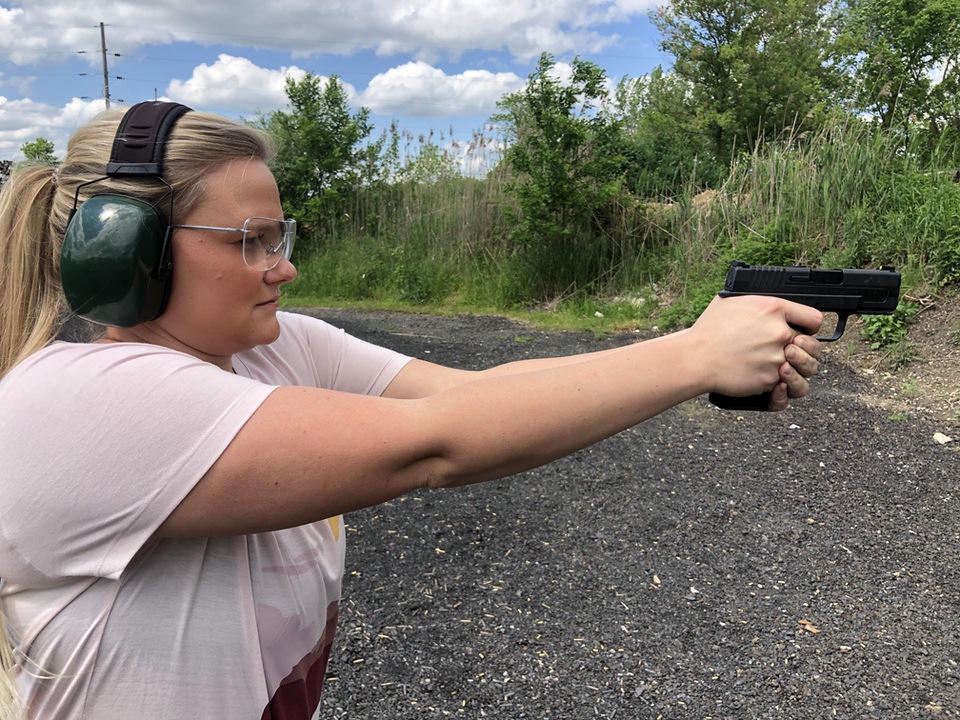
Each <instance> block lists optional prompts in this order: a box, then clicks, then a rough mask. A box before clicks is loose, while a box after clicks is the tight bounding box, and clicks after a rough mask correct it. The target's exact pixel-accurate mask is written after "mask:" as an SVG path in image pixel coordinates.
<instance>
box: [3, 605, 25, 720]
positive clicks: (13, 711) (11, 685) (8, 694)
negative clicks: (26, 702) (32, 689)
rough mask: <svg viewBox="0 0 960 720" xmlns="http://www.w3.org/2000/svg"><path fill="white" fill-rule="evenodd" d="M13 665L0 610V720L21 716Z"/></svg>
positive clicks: (21, 711) (9, 644)
mask: <svg viewBox="0 0 960 720" xmlns="http://www.w3.org/2000/svg"><path fill="white" fill-rule="evenodd" d="M13 667H14V658H13V645H12V644H11V642H10V637H9V635H8V634H7V624H6V621H5V620H4V617H3V613H2V612H0V720H19V719H20V718H22V717H23V708H22V707H21V705H20V696H19V695H18V693H17V686H16V683H15V681H14V674H13Z"/></svg>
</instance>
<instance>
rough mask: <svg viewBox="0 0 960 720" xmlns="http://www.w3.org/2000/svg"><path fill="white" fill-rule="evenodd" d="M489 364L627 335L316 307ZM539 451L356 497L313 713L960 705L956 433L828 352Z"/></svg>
mask: <svg viewBox="0 0 960 720" xmlns="http://www.w3.org/2000/svg"><path fill="white" fill-rule="evenodd" d="M313 314H316V315H318V316H320V317H323V318H325V319H327V320H328V321H330V322H332V323H334V324H335V325H339V326H341V327H344V328H345V329H347V330H348V331H349V332H351V333H353V334H356V335H358V336H360V337H363V338H366V339H369V340H371V341H373V342H376V343H378V344H381V345H386V346H388V347H392V348H395V349H397V350H400V351H402V352H406V353H409V354H412V355H414V356H416V357H420V358H424V359H428V360H432V361H435V362H438V363H443V364H448V365H453V366H458V367H470V368H479V367H485V366H489V365H491V364H495V363H501V362H506V361H509V360H513V359H518V358H523V357H532V356H542V355H558V354H568V353H575V352H583V351H588V350H594V349H599V348H604V347H611V346H614V345H618V344H623V343H626V342H632V341H634V340H636V339H637V338H638V337H639V336H637V335H625V336H622V337H607V338H602V339H597V338H594V337H593V336H592V335H589V334H582V333H548V332H542V331H538V330H534V329H531V328H530V327H527V326H525V325H522V324H519V323H515V322H512V321H508V320H504V319H499V318H486V317H479V318H475V317H470V318H453V319H444V318H436V317H418V316H407V315H401V314H393V313H356V312H345V311H313ZM823 370H824V372H823V374H821V376H819V377H818V378H816V379H815V380H814V382H813V386H814V390H813V395H812V396H811V397H809V398H806V399H805V400H803V401H800V402H797V403H795V404H794V406H793V407H791V408H790V409H789V410H787V411H786V412H783V413H777V414H766V413H756V414H743V413H741V414H737V413H731V412H724V411H720V410H717V409H716V408H714V407H713V406H711V405H710V404H709V403H707V402H706V400H705V399H704V398H699V399H696V400H693V401H690V402H688V403H685V404H683V405H681V406H679V407H677V408H674V409H673V410H670V411H668V412H666V413H664V414H663V415H661V416H660V417H658V418H655V419H653V420H650V421H648V422H647V423H645V424H643V425H641V426H639V427H637V428H634V429H632V430H630V431H627V432H624V433H621V434H620V435H618V436H616V437H614V438H611V439H610V440H607V441H605V442H602V443H600V444H598V445H595V446H594V447H592V448H590V449H587V450H584V451H581V452H578V453H576V454H574V455H572V456H570V457H568V458H566V459H564V460H562V461H558V462H555V463H553V464H551V465H549V466H547V467H545V468H541V469H539V470H536V471H532V472H529V473H525V474H523V475H521V476H517V477H514V478H511V479H509V480H504V481H499V482H493V483H488V484H486V485H482V486H474V487H470V488H464V489H458V490H444V491H425V492H420V493H416V494H412V495H409V496H406V497H403V498H401V499H398V500H396V501H394V502H390V503H387V504H385V505H382V506H379V507H376V508H373V509H370V510H367V511H362V512H357V513H353V514H351V515H350V516H349V517H348V518H347V523H348V525H349V536H348V551H347V581H346V585H345V588H344V600H343V604H342V607H341V620H340V631H339V636H338V641H337V645H336V646H335V651H334V655H333V657H332V658H331V662H330V668H329V676H328V680H327V685H326V689H325V692H324V699H323V703H322V713H321V715H322V717H325V718H337V719H344V720H345V719H348V718H349V719H353V718H357V719H361V718H362V719H364V720H378V719H381V718H382V719H386V718H390V719H391V720H404V719H414V718H417V719H420V718H445V717H463V718H484V717H489V718H511V719H512V718H564V719H574V720H577V719H580V718H583V719H586V718H621V719H624V720H627V719H639V720H646V719H647V718H651V719H652V718H665V719H668V718H700V719H706V718H717V719H720V718H733V719H737V718H750V719H753V718H778V719H783V718H797V719H798V720H799V719H801V718H802V719H803V720H809V719H810V718H858V719H859V718H872V717H877V718H928V717H929V718H958V717H960V666H958V663H960V630H958V626H960V570H958V568H960V530H958V522H957V517H958V510H957V502H958V500H960V480H958V473H957V472H956V469H957V468H958V467H960V456H958V455H957V454H956V451H957V448H956V446H955V445H956V444H946V445H940V444H938V443H936V442H934V440H933V435H934V433H935V432H936V430H937V428H936V427H934V426H932V425H931V424H929V423H926V422H924V421H923V420H922V419H915V418H914V419H910V420H907V421H904V420H902V419H897V417H896V416H891V413H890V412H889V410H887V411H884V410H882V409H881V408H879V407H877V406H875V405H871V404H869V402H868V401H866V400H865V399H864V398H865V397H866V396H868V395H869V393H867V392H865V387H864V386H865V383H866V380H864V379H863V378H862V377H860V376H858V375H857V374H856V373H855V372H854V371H853V370H852V369H851V368H850V367H848V366H846V365H844V364H843V363H842V362H840V361H828V362H827V363H826V364H825V367H824V369H823Z"/></svg>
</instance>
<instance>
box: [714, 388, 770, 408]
mask: <svg viewBox="0 0 960 720" xmlns="http://www.w3.org/2000/svg"><path fill="white" fill-rule="evenodd" d="M709 399H710V402H712V403H713V404H714V405H716V406H717V407H718V408H721V409H723V410H760V411H766V410H769V409H770V393H769V392H765V393H760V394H759V395H748V396H747V397H730V396H729V395H722V394H721V393H717V392H712V393H710V395H709Z"/></svg>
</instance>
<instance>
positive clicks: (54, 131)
mask: <svg viewBox="0 0 960 720" xmlns="http://www.w3.org/2000/svg"><path fill="white" fill-rule="evenodd" d="M663 2H665V0H659V1H658V0H529V1H525V0H460V1H455V0H349V1H341V2H336V3H334V2H330V1H329V0H271V1H270V2H263V1H262V0H257V1H256V2H254V1H252V0H165V1H164V2H156V1H155V0H154V1H153V2H144V1H143V0H85V2H83V3H77V2H74V1H73V0H20V2H0V159H12V160H17V159H20V158H21V157H22V154H21V153H20V146H21V145H22V144H23V143H24V142H27V141H30V140H33V139H35V138H36V137H45V138H47V139H49V140H52V141H53V142H54V144H55V147H56V149H57V152H58V154H61V153H62V152H63V151H64V150H65V148H66V141H67V138H68V137H69V135H70V134H71V132H72V131H73V130H74V129H75V128H76V127H77V126H78V125H80V124H82V123H83V122H85V121H86V120H87V119H89V118H90V117H92V116H93V115H94V114H96V113H97V112H99V111H100V110H102V109H103V107H104V97H103V65H102V57H101V52H100V47H101V43H100V23H101V22H102V23H104V25H105V28H104V31H105V37H106V47H107V65H108V78H109V90H110V97H111V101H112V103H113V104H132V103H134V102H138V101H140V100H148V99H153V98H154V97H155V96H156V97H159V98H165V99H171V100H176V101H178V102H183V103H185V104H187V105H190V106H191V107H194V108H196V109H202V110H210V111H215V112H222V113H224V114H228V115H231V116H238V117H247V118H251V117H254V116H256V114H257V113H258V112H262V113H269V112H270V111H272V110H275V109H278V108H282V107H284V105H285V100H286V97H285V95H284V92H283V87H284V78H285V77H287V76H288V75H292V76H293V77H302V75H303V73H305V72H311V73H314V74H316V75H319V76H322V77H324V78H326V77H329V76H331V75H338V76H339V77H340V78H341V80H342V82H343V83H344V85H345V87H346V89H347V91H348V93H349V95H350V98H351V102H352V103H353V105H354V107H360V106H361V105H362V106H365V107H368V108H370V110H371V112H372V116H371V117H372V119H373V120H374V122H375V124H376V126H377V128H378V132H379V130H380V129H383V128H385V127H387V126H389V125H390V123H391V122H394V121H395V122H396V124H397V126H398V127H399V128H400V129H401V130H403V131H406V132H408V133H409V134H411V135H412V136H414V137H417V136H419V135H426V134H428V133H430V131H431V130H432V131H433V132H434V138H433V139H434V141H436V142H441V143H448V142H452V141H453V140H458V141H460V142H461V143H467V142H469V140H470V138H471V137H472V135H473V134H474V132H475V131H482V130H483V128H484V125H485V122H486V121H487V119H488V118H489V117H490V115H491V114H492V113H493V112H495V111H496V101H497V99H498V98H500V97H502V96H503V95H504V94H505V93H509V92H514V91H516V90H518V89H519V88H521V87H522V86H523V83H524V82H525V81H526V79H527V77H528V75H529V74H530V73H531V72H532V71H533V68H534V66H535V64H536V61H537V58H538V57H539V55H540V53H541V52H549V53H551V54H553V55H554V56H555V58H556V59H557V69H558V71H559V72H560V74H561V75H562V73H563V71H564V69H565V68H566V63H569V62H570V60H572V59H573V58H574V57H575V56H577V55H579V56H580V57H582V58H585V59H588V60H592V61H593V62H596V63H597V64H598V65H600V66H601V67H602V68H604V69H605V70H606V71H607V73H608V75H609V76H610V78H611V79H612V80H613V81H616V80H618V79H619V78H621V77H623V76H625V75H626V76H629V77H639V76H641V75H645V74H646V73H648V72H650V70H652V69H653V68H654V67H656V66H657V65H658V64H662V65H664V66H665V67H666V66H668V65H669V63H670V58H669V57H667V56H665V55H663V54H662V53H661V52H660V50H659V48H658V41H659V35H658V32H657V30H656V28H655V27H653V26H652V25H651V23H650V21H649V18H648V15H649V12H650V10H651V9H653V8H654V7H656V6H657V5H658V4H663ZM121 78H122V79H121Z"/></svg>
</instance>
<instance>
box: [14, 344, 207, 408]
mask: <svg viewBox="0 0 960 720" xmlns="http://www.w3.org/2000/svg"><path fill="white" fill-rule="evenodd" d="M187 368H192V369H193V371H194V372H196V373H203V374H205V375H206V374H207V373H209V374H210V375H213V374H217V375H224V374H225V373H223V372H222V371H221V370H219V368H216V367H215V366H213V365H211V364H209V363H205V362H203V361H202V360H199V359H198V358H195V357H193V356H191V355H188V354H186V353H183V352H180V351H178V350H173V349H170V348H165V347H161V346H159V345H151V344H148V343H117V342H108V343H101V342H89V343H74V342H63V341H56V342H53V343H51V344H49V345H47V346H46V347H44V348H42V349H41V350H38V351H37V352H35V353H33V354H32V355H30V357H28V358H26V359H25V360H23V361H22V362H21V363H20V364H18V365H17V366H16V367H14V368H12V369H11V370H10V372H8V373H7V374H6V375H5V376H4V378H3V379H2V380H0V398H2V399H0V403H2V402H3V401H4V399H5V400H11V399H13V398H15V397H18V396H20V397H24V396H26V397H47V396H50V395H51V394H53V395H54V396H57V395H60V394H62V393H65V392H69V393H70V394H77V393H83V394H84V395H90V393H96V392H98V390H97V388H104V387H110V388H114V387H117V386H121V385H122V386H133V387H135V386H136V385H138V384H143V385H145V386H149V385H151V384H154V383H156V382H157V381H158V380H159V379H160V378H162V377H170V376H171V375H176V374H178V373H180V371H182V370H184V369H187Z"/></svg>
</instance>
